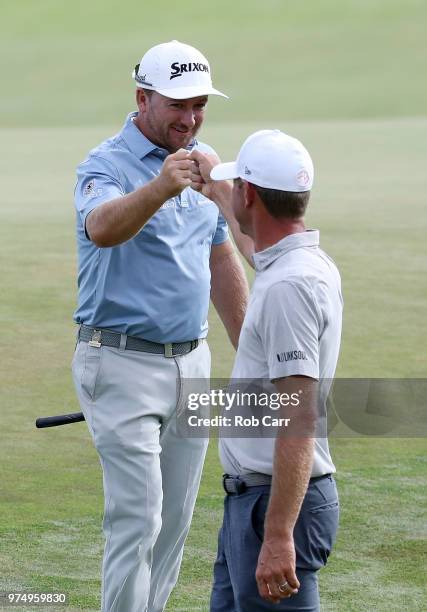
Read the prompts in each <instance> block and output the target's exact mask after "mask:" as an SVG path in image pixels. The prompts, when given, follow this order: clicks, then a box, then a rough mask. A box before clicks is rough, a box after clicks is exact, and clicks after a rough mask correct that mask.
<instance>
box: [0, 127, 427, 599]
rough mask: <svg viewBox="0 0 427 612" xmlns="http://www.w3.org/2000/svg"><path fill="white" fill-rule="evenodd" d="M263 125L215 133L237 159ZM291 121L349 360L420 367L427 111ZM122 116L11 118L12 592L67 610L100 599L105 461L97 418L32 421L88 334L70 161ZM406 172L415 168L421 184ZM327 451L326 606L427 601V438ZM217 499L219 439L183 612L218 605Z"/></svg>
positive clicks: (190, 557) (382, 372) (4, 382)
mask: <svg viewBox="0 0 427 612" xmlns="http://www.w3.org/2000/svg"><path fill="white" fill-rule="evenodd" d="M256 127H257V126H256V125H249V124H244V125H238V126H235V128H234V130H233V132H232V133H231V134H229V138H226V136H227V134H228V127H225V126H223V125H217V126H213V127H211V128H209V129H206V130H205V134H204V137H205V138H206V140H209V141H213V142H214V144H215V146H216V148H217V149H218V151H220V152H221V154H222V155H223V156H224V158H228V157H230V156H231V155H233V153H234V151H235V149H236V146H237V143H238V142H239V141H240V140H241V138H242V137H244V136H245V135H246V134H248V133H249V132H250V131H251V130H252V129H254V128H256ZM279 127H282V128H285V129H287V130H288V131H289V132H290V133H294V134H298V135H300V136H301V138H302V139H303V140H305V141H306V142H307V144H308V146H309V147H310V149H311V150H312V151H313V156H314V158H315V160H316V161H317V166H318V173H317V185H316V188H315V190H314V195H313V201H312V210H311V213H310V216H309V219H308V221H309V224H310V225H315V226H319V227H320V228H321V230H322V240H323V244H324V246H325V248H326V249H327V250H328V251H329V252H330V253H331V254H332V255H333V256H334V258H335V259H336V261H337V262H338V264H339V265H340V268H341V270H342V275H343V281H344V283H343V284H344V292H345V300H346V309H345V327H344V337H343V350H342V358H341V361H340V367H339V374H340V375H341V376H355V377H361V376H385V377H392V376H402V377H410V376H418V377H422V376H423V375H424V374H425V371H426V367H427V360H426V352H425V346H426V344H427V337H426V327H425V324H424V322H423V312H424V307H425V299H426V297H427V295H426V285H425V277H426V272H427V269H426V267H427V266H426V258H425V256H424V249H425V245H424V235H425V232H426V230H427V224H426V215H425V211H424V203H423V201H422V198H419V197H418V195H417V194H418V193H422V192H423V189H425V188H426V187H427V185H426V182H427V181H426V177H425V172H424V169H423V151H422V148H421V145H420V144H419V143H422V142H425V141H426V138H427V121H425V120H421V119H420V120H407V121H404V120H401V121H398V122H393V123H392V122H389V121H384V122H381V121H365V122H362V121H354V122H350V121H349V122H312V123H286V124H281V125H279ZM112 130H113V128H112V127H110V126H105V127H103V128H97V129H87V128H85V129H84V130H76V129H70V128H68V129H59V128H58V129H49V130H40V129H32V130H19V129H9V130H2V131H1V139H2V143H5V146H6V149H7V150H8V151H9V156H8V158H7V161H6V165H5V166H4V167H3V171H4V173H3V175H2V185H3V193H4V196H5V197H4V203H3V206H2V209H1V226H0V228H1V229H0V231H1V244H2V259H3V261H4V266H3V271H2V296H3V297H2V301H1V306H0V308H1V311H0V312H1V320H2V344H3V359H2V361H1V406H2V430H3V436H2V444H1V451H0V452H1V456H0V465H1V470H2V476H1V502H2V504H1V512H2V522H1V527H0V529H1V549H0V567H1V568H2V571H1V589H3V590H7V589H16V590H18V591H20V590H25V589H28V590H55V591H65V592H67V593H68V594H69V601H70V604H69V607H68V609H70V610H78V609H90V610H96V609H97V606H98V605H99V600H98V591H99V570H100V567H99V566H100V560H101V551H102V537H101V532H100V524H101V517H102V492H101V473H100V468H99V466H98V461H97V457H96V454H95V452H94V450H93V448H92V445H91V442H90V439H89V435H88V433H87V431H86V428H85V425H84V424H82V425H73V426H68V427H63V428H58V429H51V430H45V431H37V430H35V428H34V419H35V417H36V416H39V415H46V414H54V413H60V412H66V411H69V410H70V411H72V410H74V409H75V408H76V402H75V399H74V395H73V390H72V384H71V379H70V373H69V364H70V361H71V358H72V352H73V341H74V331H75V330H74V327H73V324H72V322H71V313H72V310H73V308H74V301H75V289H74V279H75V254H74V236H73V217H74V213H73V209H72V198H71V192H72V185H73V180H74V179H73V176H72V168H73V167H74V165H75V163H76V162H77V161H78V157H79V155H81V154H82V153H83V151H84V150H85V149H87V148H88V147H89V146H90V144H91V143H93V142H96V141H97V140H98V139H99V138H101V137H102V135H106V134H109V133H111V132H112ZM28 143H31V147H29V146H28ZM35 143H37V152H36V154H34V148H35ZM61 143H66V146H63V145H62V144H61ZM348 143H351V146H350V145H349V144H348ZM344 151H345V152H346V153H345V154H344ZM27 164H31V171H30V172H29V173H28V172H27V174H26V177H25V178H26V180H25V181H23V180H22V176H21V175H20V171H19V168H21V167H22V165H24V166H25V165H27ZM402 174H405V175H407V176H409V175H410V176H411V186H412V190H411V191H410V192H407V191H406V190H405V189H404V188H403V186H402V181H401V176H402ZM380 177H381V178H380ZM65 194H69V195H65ZM409 210H410V213H409V212H408V211H409ZM211 321H212V326H211V333H210V337H211V347H212V351H213V357H214V367H213V373H214V375H215V376H227V375H228V374H229V372H230V367H231V363H232V358H233V353H232V349H231V347H230V345H229V344H228V342H227V340H226V339H225V335H224V331H223V329H222V328H221V325H220V324H219V323H218V321H217V319H216V317H215V315H214V313H212V316H211ZM332 447H333V451H334V457H335V460H336V463H337V465H338V483H339V487H340V493H341V502H342V520H341V530H340V534H339V539H338V544H337V547H336V551H335V554H334V555H333V557H332V559H331V562H330V566H329V567H328V569H327V570H325V571H324V572H323V573H322V575H321V584H322V594H323V606H324V609H325V610H340V611H341V610H343V611H344V610H387V609H395V610H398V609H408V610H422V609H423V603H422V601H423V600H422V583H423V580H424V578H423V573H422V571H421V562H422V548H423V543H422V540H421V538H422V531H423V517H422V488H421V485H422V482H423V474H425V472H424V468H425V464H424V460H425V457H424V456H423V451H425V442H424V440H422V439H418V440H417V439H413V440H406V439H389V440H379V439H364V440H361V439H355V440H354V439H353V440H351V439H344V438H340V439H333V440H332ZM222 497H223V496H222V490H221V486H220V466H219V464H218V460H217V455H216V445H215V444H214V443H213V444H212V445H211V449H210V454H209V458H208V461H207V464H206V469H205V474H204V479H203V484H202V489H201V494H200V496H199V500H198V504H197V510H196V513H195V517H194V522H193V527H192V530H191V534H190V536H189V539H188V545H187V547H186V552H185V558H184V564H183V569H182V573H181V577H180V581H179V584H178V587H177V588H176V590H175V592H174V594H173V596H172V599H171V600H170V605H169V608H168V609H169V610H171V611H172V610H173V611H175V610H183V611H184V610H206V609H207V602H208V596H209V585H210V581H211V570H212V563H213V560H214V554H215V546H216V533H217V529H218V525H219V522H220V517H221V506H222ZM396 576H399V580H398V582H396Z"/></svg>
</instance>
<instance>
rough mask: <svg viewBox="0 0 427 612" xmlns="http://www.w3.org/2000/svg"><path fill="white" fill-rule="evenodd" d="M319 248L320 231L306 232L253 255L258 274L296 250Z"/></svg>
mask: <svg viewBox="0 0 427 612" xmlns="http://www.w3.org/2000/svg"><path fill="white" fill-rule="evenodd" d="M317 246H319V230H305V231H304V232H298V233H296V234H290V235H289V236H285V237H284V238H282V240H279V242H276V243H275V244H273V245H271V246H270V247H268V248H267V249H264V250H263V251H258V253H254V254H253V260H254V264H255V270H256V271H257V272H261V271H262V270H265V268H267V267H268V266H269V265H270V264H272V263H273V261H275V260H276V259H278V258H279V257H281V256H282V255H284V254H285V253H289V251H293V250H294V249H301V248H305V247H317Z"/></svg>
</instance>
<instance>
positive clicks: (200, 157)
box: [190, 151, 221, 200]
mask: <svg viewBox="0 0 427 612" xmlns="http://www.w3.org/2000/svg"><path fill="white" fill-rule="evenodd" d="M190 159H192V160H194V165H193V171H192V175H191V187H192V189H194V190H195V191H199V192H200V193H203V195H204V196H206V197H207V198H209V199H210V200H214V199H215V198H214V195H213V192H214V188H215V182H214V181H213V180H212V179H211V170H212V168H213V167H214V166H217V165H218V164H219V163H220V162H221V160H220V159H219V157H218V156H217V155H213V154H207V153H201V152H200V151H192V152H191V156H190Z"/></svg>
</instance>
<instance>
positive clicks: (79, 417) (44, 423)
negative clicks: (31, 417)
mask: <svg viewBox="0 0 427 612" xmlns="http://www.w3.org/2000/svg"><path fill="white" fill-rule="evenodd" d="M84 420H85V418H84V416H83V413H82V412H73V413H71V414H58V415H57V416H49V417H40V418H38V419H37V420H36V427H37V428H38V429H42V428H44V427H57V426H58V425H68V423H79V422H80V421H84Z"/></svg>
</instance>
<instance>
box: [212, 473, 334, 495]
mask: <svg viewBox="0 0 427 612" xmlns="http://www.w3.org/2000/svg"><path fill="white" fill-rule="evenodd" d="M329 476H330V474H323V475H322V476H313V478H310V484H311V483H313V482H316V480H321V479H322V478H329ZM263 485H271V476H270V475H269V474H255V473H253V474H241V475H240V476H230V475H229V474H224V475H223V477H222V486H223V487H224V491H225V492H226V493H237V494H238V495H240V494H241V493H244V492H245V491H246V489H247V488H248V487H260V486H263Z"/></svg>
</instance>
